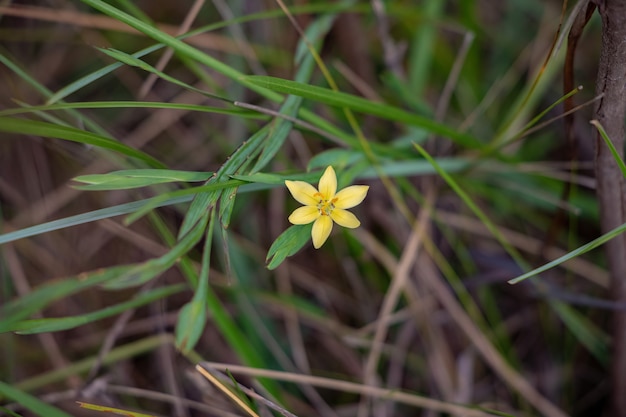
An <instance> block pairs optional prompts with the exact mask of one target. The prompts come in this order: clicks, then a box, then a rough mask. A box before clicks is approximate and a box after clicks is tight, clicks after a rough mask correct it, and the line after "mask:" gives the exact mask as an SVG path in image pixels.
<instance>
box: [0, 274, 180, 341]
mask: <svg viewBox="0 0 626 417" xmlns="http://www.w3.org/2000/svg"><path fill="white" fill-rule="evenodd" d="M185 289H187V286H186V285H184V284H177V285H170V286H168V287H164V288H157V289H154V290H151V291H148V292H146V293H143V294H138V295H136V296H134V297H133V298H131V299H130V300H128V301H126V302H123V303H119V304H116V305H113V306H110V307H106V308H103V309H101V310H98V311H94V312H91V313H86V314H81V315H80V316H73V317H58V318H43V319H32V320H23V321H19V322H17V323H13V324H9V325H6V324H4V323H2V324H0V333H4V332H16V333H18V334H34V333H44V332H58V331H62V330H69V329H73V328H76V327H79V326H83V325H85V324H88V323H92V322H94V321H97V320H102V319H104V318H107V317H111V316H114V315H116V314H120V313H122V312H124V311H126V310H128V309H131V308H137V307H141V306H143V305H146V304H149V303H151V302H153V301H156V300H160V299H162V298H165V297H168V296H170V295H172V294H176V293H178V292H181V291H183V290H185Z"/></svg>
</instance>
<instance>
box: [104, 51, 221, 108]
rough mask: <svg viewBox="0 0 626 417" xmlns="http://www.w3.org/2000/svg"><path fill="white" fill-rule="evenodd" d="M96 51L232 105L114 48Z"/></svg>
mask: <svg viewBox="0 0 626 417" xmlns="http://www.w3.org/2000/svg"><path fill="white" fill-rule="evenodd" d="M96 49H97V50H99V51H100V52H102V53H103V54H106V55H108V56H110V57H111V58H113V59H116V60H118V61H120V62H123V63H124V64H126V65H130V66H133V67H137V68H141V69H142V70H144V71H147V72H150V73H152V74H155V75H157V76H158V77H160V78H162V79H164V80H165V81H169V82H170V83H172V84H175V85H177V86H179V87H182V88H185V89H187V90H190V91H194V92H196V93H198V94H202V95H203V96H206V97H210V98H214V99H217V100H221V101H225V102H227V103H231V104H232V103H233V100H230V99H227V98H225V97H220V96H218V95H216V94H212V93H209V92H208V91H204V90H201V89H199V88H196V87H194V86H191V85H189V84H187V83H184V82H182V81H180V80H177V79H176V78H174V77H172V76H170V75H167V74H166V73H164V72H162V71H159V70H158V69H156V68H154V67H153V66H152V65H150V64H148V63H146V62H144V61H142V60H141V59H139V58H137V57H135V56H133V55H130V54H127V53H126V52H122V51H120V50H117V49H114V48H106V49H105V48H96Z"/></svg>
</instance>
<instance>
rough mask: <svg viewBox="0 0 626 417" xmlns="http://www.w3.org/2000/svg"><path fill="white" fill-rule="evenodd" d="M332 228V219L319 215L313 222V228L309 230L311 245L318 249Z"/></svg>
mask: <svg viewBox="0 0 626 417" xmlns="http://www.w3.org/2000/svg"><path fill="white" fill-rule="evenodd" d="M331 230H333V221H332V220H331V219H330V217H328V216H320V217H318V218H317V220H315V223H313V229H312V230H311V237H312V238H313V247H314V248H315V249H319V248H320V247H322V245H323V244H324V242H326V239H328V236H330V232H331Z"/></svg>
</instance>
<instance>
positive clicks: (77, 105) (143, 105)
mask: <svg viewBox="0 0 626 417" xmlns="http://www.w3.org/2000/svg"><path fill="white" fill-rule="evenodd" d="M76 109H169V110H181V111H194V112H200V113H214V114H225V115H232V116H237V117H243V118H253V119H265V118H267V116H266V115H263V114H259V113H258V112H255V111H251V110H246V109H242V108H240V107H234V108H224V107H213V106H205V105H199V104H185V103H167V102H165V103H163V102H160V101H90V102H73V103H59V104H47V105H42V106H28V107H17V108H14V109H6V110H0V116H12V115H16V114H28V113H36V112H51V111H57V110H76Z"/></svg>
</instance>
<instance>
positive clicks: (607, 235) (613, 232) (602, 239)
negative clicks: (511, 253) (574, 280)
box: [508, 223, 626, 284]
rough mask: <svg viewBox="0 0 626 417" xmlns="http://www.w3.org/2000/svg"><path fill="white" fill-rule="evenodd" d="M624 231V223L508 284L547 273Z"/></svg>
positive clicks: (625, 229) (625, 227) (625, 225)
mask: <svg viewBox="0 0 626 417" xmlns="http://www.w3.org/2000/svg"><path fill="white" fill-rule="evenodd" d="M625 231H626V223H624V224H622V225H620V226H617V227H616V228H615V229H613V230H611V231H609V232H607V233H605V234H603V235H602V236H600V237H599V238H597V239H594V240H592V241H591V242H589V243H587V244H585V245H583V246H581V247H579V248H578V249H574V250H573V251H571V252H568V253H567V254H565V255H563V256H561V257H560V258H557V259H555V260H553V261H552V262H548V263H547V264H545V265H543V266H540V267H539V268H536V269H533V270H532V271H530V272H527V273H525V274H523V275H520V276H519V277H517V278H513V279H511V280H509V281H508V283H509V284H517V283H518V282H522V281H524V280H525V279H528V278H530V277H533V276H535V275H539V274H541V273H542V272H545V271H547V270H548V269H552V268H554V267H555V266H558V265H560V264H562V263H563V262H567V261H569V260H570V259H572V258H575V257H577V256H580V255H582V254H585V253H587V252H589V251H591V250H593V249H595V248H597V247H598V246H602V245H604V244H605V243H606V242H608V241H609V240H611V239H613V238H615V237H617V236H619V235H621V234H622V233H624V232H625Z"/></svg>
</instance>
